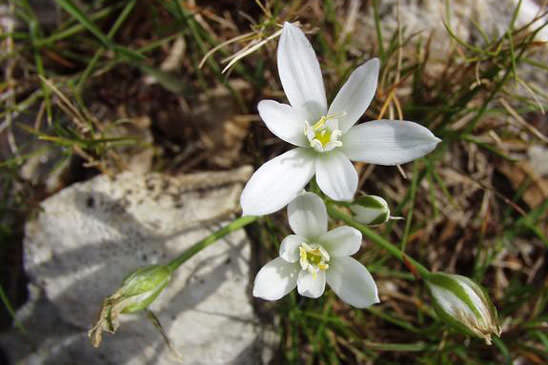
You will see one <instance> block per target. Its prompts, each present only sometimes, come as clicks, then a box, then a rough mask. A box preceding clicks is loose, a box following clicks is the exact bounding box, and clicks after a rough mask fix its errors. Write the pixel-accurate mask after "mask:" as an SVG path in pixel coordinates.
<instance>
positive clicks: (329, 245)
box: [318, 226, 362, 257]
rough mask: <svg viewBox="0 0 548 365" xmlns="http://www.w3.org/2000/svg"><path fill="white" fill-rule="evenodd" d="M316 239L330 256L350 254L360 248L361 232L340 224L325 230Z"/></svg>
mask: <svg viewBox="0 0 548 365" xmlns="http://www.w3.org/2000/svg"><path fill="white" fill-rule="evenodd" d="M318 241H319V243H320V244H321V245H322V246H323V248H325V249H326V250H327V252H328V253H329V255H330V256H331V257H337V256H350V255H353V254H355V253H356V252H358V250H359V249H360V246H361V244H362V234H361V232H360V231H358V230H357V229H356V228H352V227H348V226H342V227H337V228H335V229H332V230H331V231H329V232H327V233H326V234H324V235H323V236H321V237H320V238H319V239H318Z"/></svg>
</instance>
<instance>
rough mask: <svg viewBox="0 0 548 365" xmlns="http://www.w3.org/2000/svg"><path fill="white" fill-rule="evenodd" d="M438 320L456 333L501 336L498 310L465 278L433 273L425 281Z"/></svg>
mask: <svg viewBox="0 0 548 365" xmlns="http://www.w3.org/2000/svg"><path fill="white" fill-rule="evenodd" d="M426 283H427V285H428V288H429V289H430V293H431V294H432V299H433V304H434V308H435V309H436V312H437V313H438V315H439V317H440V318H441V319H442V320H444V321H446V322H448V323H449V324H451V325H453V326H454V327H455V328H456V329H458V330H460V331H461V332H464V333H466V334H469V335H474V336H477V337H480V338H483V339H484V340H485V342H486V343H487V344H491V336H492V335H496V336H500V333H501V329H500V326H499V323H498V316H497V310H496V308H495V306H494V305H493V303H492V302H491V300H490V299H489V296H488V295H487V294H486V292H485V291H484V290H483V289H482V288H481V287H480V286H479V285H478V284H476V283H475V282H473V281H472V280H470V279H468V278H467V277H465V276H462V275H453V274H445V273H433V274H431V275H429V276H428V278H426Z"/></svg>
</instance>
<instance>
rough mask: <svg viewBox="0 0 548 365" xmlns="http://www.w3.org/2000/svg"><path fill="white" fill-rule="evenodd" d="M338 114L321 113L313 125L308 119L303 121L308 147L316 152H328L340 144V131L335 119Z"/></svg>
mask: <svg viewBox="0 0 548 365" xmlns="http://www.w3.org/2000/svg"><path fill="white" fill-rule="evenodd" d="M338 116H340V114H328V115H323V116H322V117H321V118H320V119H319V120H318V121H316V122H315V123H314V124H313V125H310V124H309V123H308V121H305V122H304V135H305V136H306V138H308V142H309V143H310V147H312V148H314V149H315V150H316V151H318V152H328V151H331V150H333V149H334V148H336V147H340V146H342V142H341V140H340V139H341V136H342V132H341V130H340V129H339V121H338V120H337V119H336V118H337V117H338Z"/></svg>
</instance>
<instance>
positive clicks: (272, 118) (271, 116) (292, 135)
mask: <svg viewBox="0 0 548 365" xmlns="http://www.w3.org/2000/svg"><path fill="white" fill-rule="evenodd" d="M257 109H258V110H259V115H260V116H261V118H262V120H263V121H264V123H265V124H266V126H267V127H268V129H270V131H271V132H272V133H274V134H275V135H276V136H277V137H279V138H281V139H283V140H284V141H286V142H289V143H291V144H294V145H295V146H300V147H308V140H307V139H306V136H305V135H304V121H305V120H306V118H307V115H306V113H304V112H302V111H299V110H298V109H296V108H292V107H291V106H289V105H287V104H281V103H278V102H277V101H274V100H262V101H260V102H259V105H257Z"/></svg>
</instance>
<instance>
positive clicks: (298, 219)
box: [287, 193, 327, 241]
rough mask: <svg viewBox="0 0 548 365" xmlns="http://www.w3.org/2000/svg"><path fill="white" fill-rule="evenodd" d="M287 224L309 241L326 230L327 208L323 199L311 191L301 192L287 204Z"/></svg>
mask: <svg viewBox="0 0 548 365" xmlns="http://www.w3.org/2000/svg"><path fill="white" fill-rule="evenodd" d="M287 217H288V219H289V226H290V227H291V229H292V230H293V232H295V233H296V234H298V235H299V236H301V237H304V238H306V239H307V240H308V241H311V240H313V239H315V238H317V237H319V236H321V235H322V234H324V233H325V232H327V210H326V209H325V204H324V203H323V200H322V199H321V198H320V197H319V196H317V195H316V194H313V193H302V194H301V195H299V196H297V197H296V198H295V200H293V201H292V202H291V203H289V205H288V206H287Z"/></svg>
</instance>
